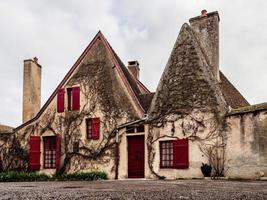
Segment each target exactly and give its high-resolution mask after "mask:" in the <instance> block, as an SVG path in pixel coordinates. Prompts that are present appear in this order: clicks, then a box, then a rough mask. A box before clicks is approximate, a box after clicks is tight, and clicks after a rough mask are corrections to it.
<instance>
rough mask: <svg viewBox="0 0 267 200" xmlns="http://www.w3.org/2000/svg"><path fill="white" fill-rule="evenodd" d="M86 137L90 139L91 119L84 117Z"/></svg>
mask: <svg viewBox="0 0 267 200" xmlns="http://www.w3.org/2000/svg"><path fill="white" fill-rule="evenodd" d="M86 137H87V139H92V119H91V118H89V119H86Z"/></svg>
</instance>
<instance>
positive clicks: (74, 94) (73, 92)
mask: <svg viewBox="0 0 267 200" xmlns="http://www.w3.org/2000/svg"><path fill="white" fill-rule="evenodd" d="M67 96H68V110H69V111H72V110H73V111H74V110H79V109H80V87H73V88H67Z"/></svg>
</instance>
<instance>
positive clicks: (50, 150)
mask: <svg viewBox="0 0 267 200" xmlns="http://www.w3.org/2000/svg"><path fill="white" fill-rule="evenodd" d="M43 141H44V168H46V169H51V168H56V146H57V145H56V143H57V142H56V136H49V137H44V138H43Z"/></svg>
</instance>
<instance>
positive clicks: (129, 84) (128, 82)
mask: <svg viewBox="0 0 267 200" xmlns="http://www.w3.org/2000/svg"><path fill="white" fill-rule="evenodd" d="M97 39H101V40H102V41H103V43H104V45H105V48H106V49H107V52H108V53H109V56H110V58H111V60H112V61H113V62H114V67H115V68H116V69H117V70H118V73H119V75H120V77H121V79H122V81H123V82H124V84H125V86H126V88H127V90H128V92H129V94H130V96H131V97H132V99H133V101H134V103H135V105H136V107H137V108H138V109H139V110H140V112H141V113H143V114H144V112H145V111H144V108H143V107H142V105H141V103H140V101H139V94H141V92H140V90H139V88H138V86H137V84H136V83H134V81H132V79H131V75H130V74H129V72H128V70H127V69H126V67H125V66H124V65H123V63H122V62H121V60H120V59H119V57H118V56H117V54H116V53H115V51H114V50H113V49H112V48H111V46H110V44H109V43H108V41H107V40H106V38H105V37H104V35H103V34H102V33H101V31H99V32H98V33H97V34H96V36H95V37H94V38H93V40H92V41H91V42H90V44H89V45H88V46H87V47H86V49H85V50H84V52H83V53H82V54H81V56H80V57H79V58H78V60H77V61H76V62H75V63H74V65H73V66H72V67H71V69H70V70H69V72H68V73H67V74H66V76H65V77H64V78H63V80H62V81H61V82H60V84H59V85H58V86H57V88H56V89H55V90H54V92H53V93H52V95H51V96H50V97H49V99H48V100H47V101H46V103H45V104H44V105H43V107H42V108H41V109H40V111H39V112H38V113H37V114H36V116H35V117H34V118H32V119H31V120H29V121H27V122H25V123H24V124H22V125H20V126H18V127H17V128H16V129H15V131H17V130H19V129H21V128H23V127H25V126H26V125H28V124H30V123H32V122H34V121H35V120H37V119H38V118H39V117H40V116H41V115H42V113H43V112H44V111H45V109H46V108H47V107H48V105H49V104H50V103H51V101H52V100H53V99H54V98H55V96H56V94H57V91H58V90H59V89H60V88H62V87H63V86H64V84H65V83H66V82H67V80H68V79H69V78H70V77H71V75H72V74H73V73H74V71H75V70H76V68H77V67H78V66H79V65H80V63H81V62H82V61H83V59H84V58H85V56H86V55H87V53H88V52H89V51H90V49H91V48H92V46H93V45H94V43H95V42H96V40H97ZM125 69H126V70H125Z"/></svg>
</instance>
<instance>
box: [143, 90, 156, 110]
mask: <svg viewBox="0 0 267 200" xmlns="http://www.w3.org/2000/svg"><path fill="white" fill-rule="evenodd" d="M154 94H155V93H154V92H153V93H148V94H142V95H140V97H139V99H140V103H141V104H142V106H143V108H144V110H145V111H146V112H147V111H148V109H149V107H150V104H151V101H152V99H153V97H154Z"/></svg>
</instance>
